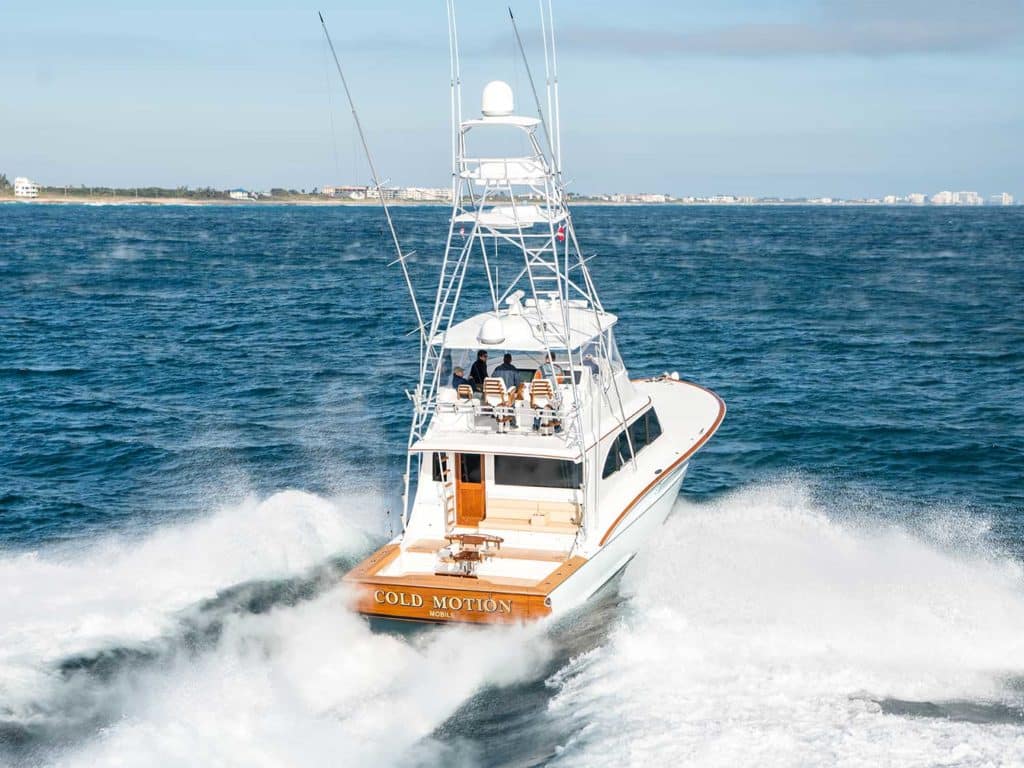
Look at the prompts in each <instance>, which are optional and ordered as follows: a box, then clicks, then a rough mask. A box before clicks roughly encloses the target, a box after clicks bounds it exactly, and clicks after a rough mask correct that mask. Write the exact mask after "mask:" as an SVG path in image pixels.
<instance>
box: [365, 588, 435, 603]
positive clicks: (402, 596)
mask: <svg viewBox="0 0 1024 768" xmlns="http://www.w3.org/2000/svg"><path fill="white" fill-rule="evenodd" d="M373 600H374V602H376V603H380V604H382V605H401V606H405V607H406V608H422V607H423V597H422V595H417V594H415V593H413V594H411V595H410V594H408V593H406V592H392V591H390V590H385V589H378V590H377V591H376V592H374V593H373Z"/></svg>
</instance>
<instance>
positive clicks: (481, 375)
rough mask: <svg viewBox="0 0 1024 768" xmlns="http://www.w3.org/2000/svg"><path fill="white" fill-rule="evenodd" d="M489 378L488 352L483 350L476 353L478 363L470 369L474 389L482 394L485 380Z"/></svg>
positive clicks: (470, 378)
mask: <svg viewBox="0 0 1024 768" xmlns="http://www.w3.org/2000/svg"><path fill="white" fill-rule="evenodd" d="M486 378H487V350H486V349H481V350H480V351H479V352H477V353H476V362H475V363H473V367H472V368H470V369H469V380H470V381H471V382H473V389H475V390H476V391H477V392H482V391H483V388H484V379H486Z"/></svg>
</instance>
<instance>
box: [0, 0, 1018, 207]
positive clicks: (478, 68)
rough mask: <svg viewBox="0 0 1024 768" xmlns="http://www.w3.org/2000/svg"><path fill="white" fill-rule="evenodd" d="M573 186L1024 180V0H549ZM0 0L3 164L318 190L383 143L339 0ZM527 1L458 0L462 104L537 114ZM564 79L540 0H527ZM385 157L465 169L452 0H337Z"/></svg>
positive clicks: (764, 192) (411, 180) (785, 188)
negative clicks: (303, 0) (329, 40)
mask: <svg viewBox="0 0 1024 768" xmlns="http://www.w3.org/2000/svg"><path fill="white" fill-rule="evenodd" d="M553 3H554V13H555V19H556V24H557V29H556V34H557V37H558V42H559V47H558V62H559V80H560V85H561V94H562V106H561V114H562V142H563V147H564V150H563V155H564V163H563V165H564V168H565V173H566V176H567V178H568V179H569V181H570V183H571V187H570V188H571V189H573V190H574V191H578V192H582V193H601V192H610V191H632V192H642V191H647V192H665V193H669V194H673V195H687V194H690V195H709V194H739V195H757V196H787V197H795V196H824V195H829V196H836V197H880V196H882V195H886V194H900V195H902V194H907V193H909V192H926V193H932V192H936V191H939V190H943V189H950V190H954V191H957V190H977V191H979V192H981V193H982V194H985V195H989V194H992V193H995V192H1002V191H1008V192H1011V193H1014V194H1016V195H1018V197H1020V196H1024V146H1022V145H1024V0H982V1H981V2H963V0H957V1H956V2H953V1H951V0H776V1H775V2H772V3H765V2H763V0H757V1H755V0H716V1H715V2H713V3H708V2H707V1H706V0H704V2H699V3H698V2H691V0H633V1H632V2H630V3H597V2H586V1H585V0H553ZM153 5H154V7H153V8H146V7H141V6H140V4H136V3H128V2H121V1H119V0H93V1H92V2H65V1H64V0H54V2H51V3H48V4H47V5H46V7H45V9H41V8H40V7H38V6H35V5H33V4H30V3H19V2H14V1H13V0H0V172H2V173H6V174H7V175H8V177H10V178H13V177H14V176H20V175H25V176H29V177H31V178H33V179H34V180H36V181H39V182H41V183H44V184H52V185H63V184H68V185H78V184H85V185H108V186H142V185H159V186H179V185H187V186H193V187H196V186H207V185H209V186H214V187H218V188H227V187H244V188H248V189H267V188H270V187H289V188H296V189H312V188H313V187H318V186H321V185H325V184H347V183H351V184H365V183H367V182H368V180H369V174H368V170H367V166H366V163H365V161H364V160H362V157H361V151H360V149H359V146H358V144H357V139H356V136H355V132H354V129H353V121H352V118H351V115H350V113H349V112H348V109H347V107H346V106H345V104H344V102H343V99H344V96H343V93H342V91H341V89H340V82H339V80H338V77H337V74H336V73H335V72H334V71H333V69H332V64H331V61H330V59H329V52H328V51H327V48H326V44H325V43H324V39H323V36H322V32H321V30H320V27H319V21H318V19H317V16H316V11H317V10H318V8H317V7H315V6H313V7H305V6H299V5H294V4H288V3H269V2H260V0H250V2H246V3H241V2H234V1H223V0H222V1H221V2H217V1H216V0H205V1H204V2H195V1H194V0H180V1H179V2H176V3H173V4H160V6H159V7H157V6H156V4H153ZM506 5H507V3H506V2H492V1H491V0H472V2H469V1H468V0H459V1H458V21H459V32H460V39H461V49H462V69H463V75H464V96H463V98H464V102H465V105H466V110H465V116H466V117H472V116H474V113H475V112H476V111H477V110H478V109H479V94H480V90H481V88H482V86H483V84H484V83H486V82H487V81H489V80H492V79H504V80H507V81H508V82H509V83H510V84H512V86H513V88H514V90H515V93H516V100H517V107H518V111H519V112H521V113H524V114H533V113H534V112H535V110H534V107H533V98H532V96H531V95H530V92H529V89H528V85H527V82H528V81H527V77H526V74H525V70H524V68H523V66H522V64H521V62H520V61H519V59H518V54H517V53H516V50H515V47H514V45H515V44H514V38H513V36H512V28H511V25H510V23H509V20H508V14H507V10H506ZM511 5H512V8H513V10H514V11H515V12H516V16H517V19H518V20H519V23H520V26H521V31H522V33H523V36H524V38H525V40H526V41H527V47H528V55H529V57H530V60H531V67H532V69H533V71H534V75H535V76H536V77H539V78H540V79H541V80H542V79H543V70H544V61H543V51H542V49H541V47H540V26H539V19H540V15H539V10H538V3H537V0H525V1H523V0H512V3H511ZM319 9H320V10H323V11H324V14H325V16H326V19H327V23H328V26H329V29H330V31H331V35H332V37H333V38H334V41H335V45H336V47H337V49H338V53H339V55H340V57H341V60H342V63H343V66H344V67H345V74H346V76H347V78H348V80H349V84H350V86H351V88H352V91H353V95H354V96H355V99H356V104H357V107H358V110H359V115H360V118H361V120H362V122H363V124H364V127H365V128H366V131H367V137H368V140H369V143H370V147H371V150H372V151H373V154H374V159H375V162H376V164H377V166H378V168H379V170H380V172H381V175H382V176H384V177H385V178H387V179H389V180H390V182H391V183H393V184H395V185H403V186H404V185H420V186H445V185H447V184H448V183H449V179H450V176H449V174H450V170H449V169H450V133H449V131H450V127H449V109H448V105H449V75H448V71H449V70H448V68H449V62H448V42H447V23H446V16H445V7H444V3H443V2H441V1H440V0H391V1H390V2H386V3H384V2H372V3H371V2H363V3H357V2H348V3H338V2H336V0H335V1H334V2H330V1H329V0H324V4H323V5H322V6H321V7H320V8H319Z"/></svg>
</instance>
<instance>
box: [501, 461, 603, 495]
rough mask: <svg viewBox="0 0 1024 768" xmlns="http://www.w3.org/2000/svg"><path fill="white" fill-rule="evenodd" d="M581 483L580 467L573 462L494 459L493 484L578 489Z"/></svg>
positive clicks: (581, 472) (581, 473)
mask: <svg viewBox="0 0 1024 768" xmlns="http://www.w3.org/2000/svg"><path fill="white" fill-rule="evenodd" d="M582 481H583V471H582V465H580V464H577V463H576V462H573V461H564V460H562V459H540V458H537V457H535V456H495V457H494V482H495V483H497V484H498V485H530V486H534V487H537V488H579V487H580V485H582Z"/></svg>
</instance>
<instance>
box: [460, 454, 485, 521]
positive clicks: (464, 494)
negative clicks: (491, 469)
mask: <svg viewBox="0 0 1024 768" xmlns="http://www.w3.org/2000/svg"><path fill="white" fill-rule="evenodd" d="M486 515H487V507H486V501H485V497H484V457H483V455H482V454H479V453H457V454H455V524H456V525H469V526H471V525H478V524H479V523H480V521H481V520H483V519H484V517H486Z"/></svg>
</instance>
